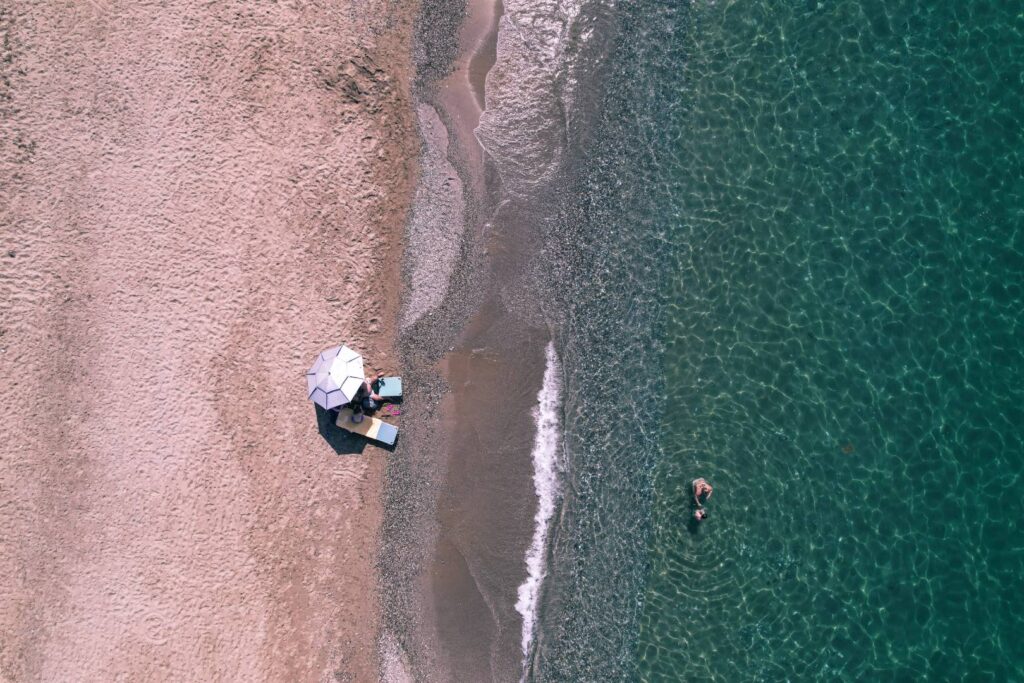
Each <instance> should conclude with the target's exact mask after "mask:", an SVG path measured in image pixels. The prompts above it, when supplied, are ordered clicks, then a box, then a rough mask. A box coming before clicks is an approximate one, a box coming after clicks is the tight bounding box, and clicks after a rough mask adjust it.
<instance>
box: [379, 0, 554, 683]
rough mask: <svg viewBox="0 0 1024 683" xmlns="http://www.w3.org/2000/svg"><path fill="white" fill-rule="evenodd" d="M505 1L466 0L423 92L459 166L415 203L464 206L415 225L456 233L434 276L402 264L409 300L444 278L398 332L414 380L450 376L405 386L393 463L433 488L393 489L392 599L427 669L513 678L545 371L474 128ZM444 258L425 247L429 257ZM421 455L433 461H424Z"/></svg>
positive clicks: (520, 249)
mask: <svg viewBox="0 0 1024 683" xmlns="http://www.w3.org/2000/svg"><path fill="white" fill-rule="evenodd" d="M501 10H502V8H501V5H500V3H496V2H494V1H493V0H471V1H470V2H469V3H468V5H467V8H466V14H465V16H464V19H463V22H462V25H461V28H460V31H459V34H458V51H457V53H456V55H455V59H454V62H453V64H452V69H451V71H450V72H449V73H448V74H447V75H446V76H444V77H443V78H442V79H441V80H439V81H435V82H433V83H432V84H430V87H429V89H428V92H426V93H425V94H424V98H423V101H422V102H421V103H420V105H419V106H420V107H421V110H422V109H423V108H429V110H430V113H431V114H432V115H434V116H436V118H435V119H433V120H434V121H436V122H442V123H443V125H444V127H445V132H446V136H444V138H443V142H444V143H445V145H446V146H445V147H444V154H445V155H446V157H447V161H448V163H450V164H451V165H452V167H454V168H455V169H457V171H458V175H457V178H456V177H452V178H451V181H452V184H451V185H449V186H445V187H437V188H435V189H434V190H432V191H430V192H427V193H426V194H428V195H430V196H431V197H433V199H432V200H431V201H429V202H423V205H424V206H433V207H435V210H436V207H438V206H446V205H447V202H448V201H449V200H450V199H451V198H452V197H454V196H455V195H458V196H459V197H460V198H461V199H462V201H463V203H464V206H465V211H464V213H463V216H464V217H465V218H464V224H463V225H456V226H451V225H448V223H449V222H446V223H445V226H444V227H443V228H431V227H430V226H429V225H428V224H426V223H424V222H421V221H420V220H419V219H420V218H421V217H422V216H419V215H418V216H417V218H414V220H413V223H412V229H411V232H412V235H411V237H410V241H411V242H415V241H416V239H417V233H422V234H428V233H429V234H433V233H434V232H436V231H437V230H438V229H446V230H447V231H448V234H449V235H450V237H449V239H451V240H453V241H455V242H461V243H462V253H463V254H464V256H463V260H462V261H461V262H459V263H458V264H457V265H456V266H454V267H451V266H449V267H448V268H447V270H448V272H447V273H445V272H441V271H444V270H445V268H436V270H437V271H439V272H435V273H431V275H430V276H429V277H424V276H423V275H422V272H423V271H422V269H421V268H420V267H419V266H418V264H417V262H416V257H415V255H413V256H412V260H411V267H410V268H409V276H408V277H407V282H408V284H409V287H410V289H411V291H412V295H411V296H410V297H409V299H408V300H409V301H410V302H415V301H417V300H418V298H417V296H416V292H417V288H418V287H419V288H422V287H423V282H426V281H433V282H435V283H436V282H441V283H443V284H445V286H446V287H448V295H447V296H446V297H445V302H444V303H443V304H442V303H438V304H436V306H435V308H436V309H437V310H436V312H432V311H426V312H425V313H424V314H423V315H422V319H420V318H416V319H415V320H413V319H412V318H406V319H404V320H409V321H410V322H409V325H410V327H409V328H408V329H404V330H403V342H402V344H403V347H404V349H405V350H404V355H405V356H406V357H408V358H410V359H412V361H411V362H410V363H409V365H411V366H415V368H416V370H415V371H416V372H420V373H422V378H421V379H420V381H419V384H421V385H425V384H427V383H428V381H429V379H428V378H429V377H430V376H431V375H433V376H434V377H436V381H437V382H438V384H439V385H440V386H443V387H444V389H443V392H435V393H434V394H433V395H431V396H426V395H424V396H423V397H422V398H421V397H418V396H410V398H409V401H410V402H414V403H416V405H417V406H418V407H417V410H416V412H417V416H419V415H420V414H421V413H426V412H428V411H427V410H426V409H425V408H424V404H430V406H431V409H430V411H429V412H430V413H431V415H432V417H431V418H430V420H429V424H426V425H418V426H417V427H416V428H414V429H413V430H410V432H409V436H410V440H409V441H407V442H406V447H407V448H408V449H409V450H408V452H407V453H406V454H405V456H406V457H405V459H403V461H402V464H404V463H405V462H406V460H407V461H408V462H410V463H412V464H411V466H410V467H411V468H412V469H410V470H409V471H408V472H404V473H397V476H396V480H397V479H401V478H403V477H404V478H405V480H406V482H407V483H406V485H405V488H406V489H407V490H412V489H418V490H422V489H424V488H429V489H430V490H432V491H433V493H431V495H430V496H429V497H430V500H429V501H427V502H426V503H423V502H422V499H421V497H416V496H415V494H412V495H410V494H409V493H408V492H406V493H404V494H403V493H402V492H398V495H396V499H402V500H403V502H404V503H405V505H403V506H402V507H403V508H407V507H409V504H408V502H409V500H414V501H415V503H414V504H415V505H416V506H422V507H423V508H424V516H425V517H427V519H426V520H425V521H420V522H418V524H420V525H421V526H422V528H423V534H422V535H421V537H420V539H419V542H420V543H422V544H423V545H424V549H423V550H422V551H420V552H419V553H418V554H416V553H409V554H408V555H406V554H404V553H407V551H406V550H404V549H401V550H399V552H400V553H403V554H402V555H401V560H400V561H401V562H402V563H403V564H404V565H406V566H409V565H415V566H417V567H418V569H417V570H416V571H415V576H409V572H406V573H405V575H404V576H402V578H401V582H402V583H404V584H405V585H403V586H402V589H403V590H409V591H411V592H412V593H413V594H414V595H415V596H416V597H415V598H414V599H413V600H412V603H414V604H413V605H412V606H409V605H405V606H398V609H397V610H396V611H398V612H403V611H404V616H405V622H406V624H405V627H406V628H405V629H404V637H403V638H401V640H402V645H403V647H404V648H406V650H407V654H408V655H409V659H410V660H411V661H412V662H413V668H414V669H415V671H416V673H417V674H418V675H419V677H420V679H422V680H431V681H486V680H495V681H516V680H519V677H520V675H521V672H522V652H521V647H520V642H521V627H522V619H521V617H520V615H519V614H518V613H517V612H516V610H515V602H516V598H517V593H516V591H517V587H518V586H519V584H520V583H521V582H522V581H523V580H524V579H525V577H526V567H525V551H526V548H527V546H528V545H529V542H530V538H531V534H532V529H533V515H534V512H535V510H536V504H537V503H536V496H535V495H534V492H533V483H532V460H531V447H532V443H533V435H534V429H535V427H534V424H533V420H532V416H531V413H530V410H531V408H532V407H533V406H534V405H536V397H537V391H538V389H539V388H540V385H541V381H542V377H543V372H544V365H545V361H544V347H545V344H546V343H547V340H548V331H547V330H546V329H544V328H538V327H537V326H536V325H535V324H533V323H532V322H531V321H528V320H526V319H524V318H522V317H520V316H519V315H518V314H517V312H516V311H513V310H510V308H509V306H508V305H507V304H508V301H509V299H515V298H516V297H517V296H519V294H520V293H521V292H519V291H518V289H517V287H518V282H519V278H520V277H521V274H522V271H523V267H524V262H525V259H526V258H528V255H529V253H530V246H529V245H527V244H523V243H520V238H521V237H522V234H521V233H520V231H519V227H520V226H517V225H515V223H514V221H509V222H503V223H502V225H501V226H498V228H495V226H494V224H493V220H494V217H495V213H496V208H497V206H498V204H499V202H500V201H501V193H500V187H498V186H496V185H495V183H496V182H497V177H496V175H495V174H494V173H493V170H492V169H491V168H490V167H489V166H490V165H489V160H488V158H487V155H486V153H485V152H484V150H483V148H482V147H481V146H480V143H479V141H478V140H477V137H476V133H475V129H476V127H477V125H478V124H479V121H480V117H481V114H482V111H483V109H482V105H483V104H484V97H483V88H484V82H485V78H486V73H487V70H488V69H489V68H490V66H491V65H493V63H494V60H495V54H496V53H495V50H496V33H495V31H496V28H497V22H498V17H499V16H500V13H501ZM436 127H437V124H436V123H434V124H433V125H432V126H430V127H429V128H427V127H424V126H423V125H422V119H421V130H423V129H424V128H426V129H427V130H428V131H434V130H436ZM424 138H425V140H426V143H427V145H428V151H427V152H426V153H425V155H424V158H425V159H426V162H425V163H426V165H427V166H429V165H430V159H432V158H433V157H435V156H437V153H436V152H435V151H432V150H431V149H429V145H430V144H431V139H434V138H436V139H438V140H439V141H440V140H442V136H440V135H437V134H434V133H428V134H424ZM437 148H438V149H440V148H441V145H440V144H437ZM438 165H439V166H440V164H438ZM425 173H429V171H425ZM424 177H427V176H424ZM424 189H425V187H424V186H422V185H421V188H420V190H424ZM420 205H421V203H420V196H419V195H417V207H419V206H420ZM438 262H439V259H434V260H432V264H433V265H434V266H435V267H436V266H437V264H438ZM460 268H461V269H462V270H460ZM466 270H470V271H472V272H471V273H470V275H468V276H467V275H466V274H465V271H466ZM413 322H415V324H413ZM403 324H404V323H403ZM415 419H417V420H419V419H420V418H419V417H417V418H415ZM429 459H433V460H434V462H433V463H432V464H431V465H429V466H426V465H424V463H425V462H426V461H427V460H429ZM416 468H419V469H418V470H417V469H416ZM390 475H391V472H389V476H390ZM391 485H392V482H391V481H389V486H391ZM403 496H404V497H403ZM396 507H398V506H396ZM389 514H391V513H390V509H389ZM414 524H415V523H414ZM397 545H398V544H397V543H395V546H397ZM399 573H401V571H399V572H396V574H399ZM402 621H403V620H401V619H397V620H395V623H396V624H397V625H398V626H396V630H403V629H402V628H401V625H402ZM410 627H411V628H410Z"/></svg>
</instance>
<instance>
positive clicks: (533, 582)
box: [516, 342, 562, 680]
mask: <svg viewBox="0 0 1024 683" xmlns="http://www.w3.org/2000/svg"><path fill="white" fill-rule="evenodd" d="M546 353H547V367H546V368H545V370H544V383H543V385H542V386H541V388H540V392H539V393H538V394H537V406H536V407H535V408H534V409H533V420H534V422H535V423H536V425H537V434H536V436H535V437H534V440H533V488H534V490H535V491H536V492H537V514H536V515H534V517H533V521H534V528H533V540H532V541H531V543H530V547H529V548H528V549H527V551H526V572H527V574H526V580H525V581H523V583H522V584H521V585H520V586H519V594H518V600H516V611H517V612H519V613H520V614H521V615H523V680H525V678H526V671H527V663H528V662H529V659H530V648H531V647H532V646H533V637H534V632H535V630H536V627H537V607H538V605H537V603H538V601H539V600H540V590H541V586H542V584H543V583H544V576H545V575H546V574H547V565H546V562H545V560H546V556H547V540H548V531H549V527H550V526H551V518H552V516H554V514H555V509H556V506H557V505H558V499H559V497H560V496H561V485H560V482H559V475H558V473H559V469H560V466H559V448H560V445H561V433H560V431H561V430H560V426H561V425H560V422H559V414H560V411H561V402H562V396H561V394H562V378H561V368H560V367H559V362H558V354H557V353H555V344H554V342H549V343H548V347H547V352H546Z"/></svg>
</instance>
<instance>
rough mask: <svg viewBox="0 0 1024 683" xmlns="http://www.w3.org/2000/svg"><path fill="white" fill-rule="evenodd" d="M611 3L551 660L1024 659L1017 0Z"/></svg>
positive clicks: (806, 675) (560, 242) (1021, 25)
mask: <svg viewBox="0 0 1024 683" xmlns="http://www.w3.org/2000/svg"><path fill="white" fill-rule="evenodd" d="M595 25H596V26H612V25H613V26H614V36H615V37H614V39H611V40H610V42H609V47H608V50H609V54H608V59H607V60H604V62H603V63H604V64H606V65H609V66H604V67H601V69H600V70H598V71H595V74H596V76H595V82H600V83H601V86H600V87H599V88H598V87H597V86H595V91H599V94H598V95H594V98H595V99H594V101H595V102H596V103H597V105H595V107H594V111H595V112H599V114H596V115H595V118H594V120H593V121H590V122H589V123H588V125H589V128H588V127H587V126H580V128H579V129H583V128H587V129H588V130H590V131H591V133H588V134H585V135H584V134H580V135H579V137H578V139H575V140H574V142H575V143H576V145H577V146H576V148H575V156H574V158H573V162H572V164H571V166H570V168H571V173H570V174H569V175H570V178H569V179H568V180H567V181H566V182H567V184H566V188H567V190H566V192H565V195H564V196H565V197H566V198H565V199H564V200H563V204H562V209H561V214H560V216H559V218H558V219H557V220H556V221H554V224H555V225H556V228H557V229H554V230H552V234H553V235H557V239H556V240H555V241H556V242H557V244H555V245H554V246H552V247H551V249H550V250H549V255H550V258H551V264H552V269H553V270H555V271H556V272H557V273H558V274H559V276H565V277H564V279H562V280H561V282H562V284H561V285H560V286H559V287H558V288H557V289H558V292H559V293H558V296H559V298H560V300H561V305H562V310H564V315H563V317H562V321H561V324H560V328H559V329H560V330H561V340H560V341H561V348H562V353H563V356H564V365H565V374H566V393H567V398H566V405H565V415H566V417H565V444H566V454H567V461H568V465H567V473H566V478H567V482H566V486H565V489H566V495H565V502H564V505H563V510H562V513H561V516H560V518H559V521H558V526H557V528H556V529H555V532H554V534H553V542H552V548H551V558H550V563H551V566H550V571H549V575H548V579H547V581H548V583H547V586H546V589H545V590H546V592H545V596H544V600H545V608H544V612H543V615H542V618H541V633H542V636H541V637H540V638H539V644H538V654H537V656H536V662H535V665H534V670H533V675H534V678H536V679H538V680H552V681H556V680H557V681H562V680H644V681H681V680H693V681H698V680H719V681H783V680H793V681H802V680H844V681H846V680H848V681H865V680H872V681H880V680H894V681H903V680H907V681H909V680H979V681H982V680H993V681H1013V680H1024V597H1022V595H1021V587H1022V586H1024V533H1022V520H1024V159H1022V155H1024V139H1022V137H1024V136H1022V133H1021V130H1022V125H1024V105H1022V102H1024V76H1022V74H1024V5H1022V4H1020V3H1016V2H986V1H980V2H951V1H946V0H937V1H933V2H924V1H915V2H884V3H883V2H871V1H866V0H864V1H859V2H848V1H840V2H816V1H814V0H802V1H800V2H767V1H765V2H762V1H758V0H749V1H746V2H725V1H719V2H705V1H702V0H696V1H695V2H692V3H691V2H686V3H682V2H680V3H675V2H664V3H657V2H649V1H647V2H638V3H632V4H628V5H623V4H620V5H618V6H617V7H616V8H615V10H614V11H606V12H601V13H597V15H596V16H595ZM609 31H610V29H609ZM609 245H612V246H613V247H614V248H608V247H609ZM612 378H614V380H613V379H612ZM623 421H624V422H623ZM624 423H625V424H629V425H632V426H631V427H630V428H629V429H626V428H625V427H624V426H623V424H624ZM698 476H702V477H705V478H707V479H708V480H709V481H710V482H711V484H712V485H713V486H714V489H715V491H714V495H713V497H712V498H711V500H710V501H709V504H708V508H709V510H710V512H711V517H710V518H709V519H708V520H707V521H706V522H703V523H701V524H700V525H696V524H694V523H693V522H692V521H691V519H690V518H691V513H692V511H691V506H690V503H689V496H690V482H691V480H692V479H693V478H695V477H698Z"/></svg>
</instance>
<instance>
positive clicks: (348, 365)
mask: <svg viewBox="0 0 1024 683" xmlns="http://www.w3.org/2000/svg"><path fill="white" fill-rule="evenodd" d="M362 383H363V357H362V356H360V355H359V354H358V353H356V352H355V351H353V350H352V349H350V348H348V347H347V346H332V347H331V348H329V349H327V350H325V351H321V352H320V355H319V356H317V359H316V361H315V362H314V363H313V367H311V368H310V369H309V372H307V373H306V389H307V390H308V392H309V399H310V400H311V401H313V402H314V403H316V404H317V405H319V406H322V407H324V408H327V409H328V410H330V409H331V408H337V407H338V406H342V405H345V404H346V403H348V402H349V401H351V400H352V399H353V398H355V395H356V392H357V391H359V385H361V384H362Z"/></svg>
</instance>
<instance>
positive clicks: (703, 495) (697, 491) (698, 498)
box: [693, 477, 712, 522]
mask: <svg viewBox="0 0 1024 683" xmlns="http://www.w3.org/2000/svg"><path fill="white" fill-rule="evenodd" d="M711 491H712V489H711V484H709V483H708V482H707V481H706V480H705V479H704V478H703V477H701V478H700V479H694V480H693V502H694V503H695V504H696V505H697V509H696V510H694V512H693V518H694V520H696V521H698V522H699V521H701V520H703V519H707V518H708V511H707V510H705V509H704V501H706V500H707V499H708V498H710V497H711Z"/></svg>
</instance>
